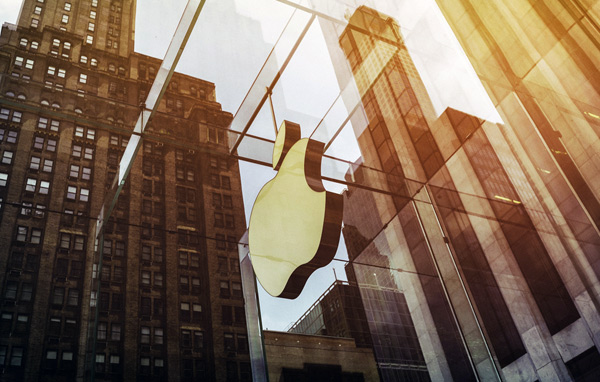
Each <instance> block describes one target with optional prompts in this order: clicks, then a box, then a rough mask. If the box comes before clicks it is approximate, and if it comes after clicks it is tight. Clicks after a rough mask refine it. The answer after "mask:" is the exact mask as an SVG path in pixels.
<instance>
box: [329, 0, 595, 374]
mask: <svg viewBox="0 0 600 382" xmlns="http://www.w3.org/2000/svg"><path fill="white" fill-rule="evenodd" d="M438 3H440V5H441V8H442V10H443V11H445V14H446V16H447V17H448V18H449V20H450V23H451V24H452V25H453V26H454V28H455V32H456V34H457V35H458V37H459V39H460V40H461V42H462V43H463V45H464V46H465V49H466V50H467V54H468V55H470V57H471V59H472V61H473V62H474V65H475V69H476V70H477V71H478V72H479V75H480V77H481V78H483V81H484V85H486V87H487V89H488V90H489V91H490V93H491V96H492V101H493V102H494V103H495V105H496V107H497V109H498V111H499V112H500V114H501V116H502V117H503V118H504V119H505V122H506V124H494V123H491V122H489V121H484V120H481V119H478V118H475V117H473V116H470V115H467V114H465V113H463V112H460V111H457V110H453V109H447V110H446V111H445V112H444V113H443V114H442V115H440V116H437V115H435V113H434V112H432V107H431V103H430V101H429V99H428V96H427V93H426V91H425V87H424V86H423V83H422V81H421V79H420V77H419V74H418V72H417V71H416V70H415V67H414V64H413V63H412V60H411V57H410V55H409V53H408V50H407V48H406V46H405V45H404V43H403V40H402V36H401V35H400V33H399V27H398V25H397V23H396V22H395V21H394V20H393V19H392V18H390V17H388V16H386V15H383V14H381V13H378V12H377V11H375V10H373V9H370V8H367V7H360V8H358V9H356V11H355V12H354V13H353V14H352V15H351V16H350V17H349V23H348V26H347V27H346V28H345V29H344V30H343V31H342V32H341V33H340V34H339V35H337V41H339V46H341V49H342V51H343V54H344V56H345V57H346V58H347V61H348V63H349V64H350V68H351V72H352V73H351V75H352V76H354V79H355V82H356V84H357V86H358V90H359V92H360V94H361V96H362V105H363V108H364V111H365V114H366V117H367V119H368V124H367V125H366V126H361V125H360V124H356V125H354V126H353V128H354V130H355V134H356V136H357V139H358V142H359V146H360V149H361V152H362V159H361V162H360V163H357V164H356V165H355V166H353V171H351V172H349V174H348V176H349V180H351V181H352V182H353V183H354V184H355V185H351V186H350V187H349V189H348V191H347V192H346V194H345V195H346V200H345V210H344V237H345V240H346V243H347V248H348V251H349V258H350V261H351V263H350V265H349V266H348V267H347V273H348V274H349V279H355V280H356V282H357V283H358V287H359V288H360V289H361V296H362V297H363V304H364V305H365V306H368V305H369V303H368V302H367V301H368V298H367V299H365V294H366V293H364V292H363V290H365V289H368V288H372V286H373V285H380V286H387V284H382V283H381V281H380V280H379V275H380V272H378V267H379V268H384V269H389V270H390V271H389V272H388V273H389V277H388V275H386V279H387V281H389V282H390V284H391V286H392V287H393V288H396V289H397V290H399V291H402V295H403V296H405V298H406V304H407V307H408V309H407V310H408V311H409V312H410V315H411V317H412V321H413V322H414V329H415V331H416V335H417V338H418V342H419V346H420V348H421V351H422V354H423V357H424V361H425V364H426V365H427V369H428V372H429V375H430V378H431V380H455V381H470V380H485V381H488V380H490V381H491V380H531V381H533V380H540V381H556V380H565V381H566V380H593V379H596V378H598V375H600V368H599V367H598V365H599V364H600V354H599V353H598V350H597V345H598V343H599V341H598V334H597V333H598V332H597V330H596V329H595V328H596V327H598V322H599V319H600V315H599V312H598V307H599V306H600V305H599V304H598V297H599V294H598V288H597V286H598V281H599V280H598V276H599V274H598V272H597V271H596V268H597V266H596V265H597V255H598V254H599V253H600V245H599V243H600V242H599V240H600V235H599V234H598V222H597V219H596V210H597V205H598V203H599V202H598V200H599V197H598V196H599V195H598V192H597V190H599V189H600V188H599V187H594V185H595V184H596V183H597V181H598V179H600V177H598V166H597V159H598V158H599V157H600V156H599V155H598V144H599V143H600V141H599V139H598V129H597V126H598V121H599V120H597V119H596V116H598V115H600V113H598V111H597V110H598V109H597V106H594V105H595V103H597V102H598V97H597V93H595V86H596V83H597V82H598V81H597V79H598V69H597V67H595V66H594V65H590V64H589V63H590V60H591V56H592V55H594V54H597V52H598V50H597V47H598V45H597V38H596V37H595V36H596V35H595V34H594V33H596V32H594V31H596V29H594V28H595V25H596V24H595V23H593V22H592V21H593V20H595V18H594V17H595V16H594V15H595V13H594V12H593V11H592V10H591V9H589V10H588V9H587V8H583V6H582V7H579V8H578V7H577V6H576V5H573V4H571V2H567V3H569V4H568V5H567V4H566V3H565V4H563V3H561V5H557V6H556V7H555V8H556V9H554V8H552V9H550V7H549V6H546V5H541V4H536V5H535V6H529V8H530V9H529V10H530V11H529V12H528V13H526V15H523V13H522V12H521V11H522V9H519V10H517V9H516V8H511V9H510V11H508V10H507V9H508V8H507V6H506V5H505V4H504V2H496V3H495V4H494V6H493V7H487V5H484V4H483V3H482V4H477V5H474V4H473V3H472V2H469V1H462V0H455V1H452V0H448V1H438ZM522 3H526V2H522ZM572 3H577V4H578V3H579V2H572ZM486 4H487V3H486ZM559 8H560V9H559ZM584 10H587V11H586V12H587V13H586V12H584ZM505 11H506V12H505ZM563 11H564V12H563ZM561 12H562V13H561ZM582 12H584V13H585V15H584V16H582ZM500 14H501V15H502V17H500V18H499V19H498V18H496V16H495V15H500ZM559 14H560V15H563V16H564V17H567V20H566V21H565V23H566V24H567V25H568V27H565V26H564V24H563V23H561V22H559V18H560V19H562V17H563V16H558V15H559ZM467 19H468V20H470V21H469V22H466V21H465V20H467ZM580 20H585V21H580ZM580 24H585V26H580ZM507 25H512V26H513V27H511V28H510V29H506V26H507ZM519 28H521V29H519ZM525 28H529V29H527V30H528V31H531V30H534V29H535V30H537V31H541V30H544V31H545V32H543V33H542V32H540V33H541V34H542V35H544V36H543V37H542V36H541V35H540V36H537V35H536V36H533V35H532V36H525V37H523V33H519V32H518V31H519V30H520V31H521V32H523V31H524V30H525ZM532 28H533V29H532ZM536 28H537V29H536ZM325 30H327V28H325ZM332 30H334V29H333V28H332V29H329V31H332ZM579 34H582V36H584V38H582V41H579V40H577V39H576V38H575V35H579ZM521 37H523V38H522V39H521ZM332 40H333V39H332V38H330V40H329V41H332ZM331 52H332V56H334V57H333V58H334V61H335V59H336V57H335V54H336V53H335V52H334V50H333V49H331ZM544 55H545V56H544ZM540 57H543V58H544V60H547V61H548V62H549V63H548V64H546V63H545V62H544V60H540ZM337 59H339V57H337ZM571 69H572V70H574V73H573V75H572V76H571V75H570V70H571ZM336 70H338V71H339V72H338V78H340V79H343V78H344V76H345V75H347V74H345V73H342V72H343V70H344V67H343V66H341V65H338V66H336ZM571 81H574V82H571ZM575 83H577V84H578V85H574V84H575ZM563 87H564V89H566V90H564V91H563V90H562V89H563ZM548 89H550V90H548ZM575 126H577V128H575ZM350 178H351V179H350ZM351 184H352V183H351ZM362 184H364V185H366V186H369V187H361V185H362ZM373 188H376V189H380V190H384V191H385V192H373V191H372V190H373ZM375 275H377V277H376V276H375ZM386 303H387V304H391V305H396V304H398V303H397V302H395V301H391V300H388V301H387V302H386ZM374 342H375V340H374ZM375 354H377V351H375ZM378 362H379V361H378ZM382 377H383V378H384V379H385V376H384V375H383V374H382ZM582 378H587V379H582ZM389 380H393V379H389ZM408 380H410V379H408Z"/></svg>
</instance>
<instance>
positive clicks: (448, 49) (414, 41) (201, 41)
mask: <svg viewBox="0 0 600 382" xmlns="http://www.w3.org/2000/svg"><path fill="white" fill-rule="evenodd" d="M186 2H187V1H185V0H169V1H165V0H138V3H137V19H136V25H135V46H136V51H137V52H139V53H142V54H146V55H150V56H153V57H158V58H162V57H163V56H164V53H165V52H166V49H167V47H168V44H169V42H170V39H171V37H172V35H173V32H174V31H175V28H176V26H177V23H178V20H179V18H180V16H181V14H182V12H183V10H184V7H185V4H186ZM342 3H343V4H346V5H344V6H338V4H342ZM358 3H367V4H368V5H371V6H373V5H374V3H376V4H377V8H378V9H379V10H381V11H383V12H385V13H387V14H389V15H392V16H393V17H394V18H395V19H396V20H398V22H399V24H400V25H401V30H402V34H403V36H404V38H405V42H406V44H407V47H408V49H409V51H410V53H411V57H412V59H413V61H414V62H415V65H416V66H417V69H418V71H419V74H420V76H421V77H422V79H423V82H424V84H425V86H426V88H427V90H428V93H429V95H430V97H431V99H432V103H433V106H434V108H435V111H436V113H437V114H438V115H439V114H440V113H441V112H443V111H444V110H445V109H446V107H448V106H452V107H454V108H456V109H459V110H462V111H465V112H467V113H470V114H473V115H476V116H478V117H480V118H485V119H488V120H492V121H496V122H499V121H500V118H499V116H498V115H497V113H496V111H495V109H494V108H493V106H492V104H491V101H490V100H489V97H488V96H487V94H486V93H485V91H484V89H483V87H482V86H481V83H480V82H479V81H478V79H477V77H476V76H475V72H474V70H473V68H472V67H471V66H470V64H469V63H468V61H467V59H466V57H465V56H464V54H463V53H462V50H461V48H460V46H459V45H458V41H456V39H455V38H454V36H453V34H452V32H451V30H450V27H449V26H448V25H447V23H445V21H444V19H443V16H442V14H441V12H440V11H439V9H438V8H437V6H436V5H435V1H434V0H420V1H418V2H415V1H412V0H394V1H392V0H388V1H376V0H344V2H340V3H334V2H333V1H332V0H323V1H322V0H314V4H316V5H315V6H316V7H317V9H318V10H320V11H322V12H325V13H328V14H329V15H331V16H334V17H336V18H338V19H340V20H343V19H344V15H345V14H347V13H348V8H347V7H348V4H350V5H351V6H356V5H357V4H358ZM167 4H168V5H167ZM19 8H20V1H18V0H0V20H1V21H2V22H6V21H8V22H11V23H15V22H16V19H17V15H18V13H19ZM293 10H294V8H293V7H290V6H288V5H285V4H282V3H280V2H278V1H275V0H252V1H248V0H218V1H217V0H207V1H206V4H205V6H204V9H203V10H202V13H201V14H200V17H199V19H198V21H197V23H196V27H195V29H194V32H193V34H192V36H191V38H190V40H189V42H188V45H187V47H186V50H185V51H184V53H183V55H182V58H181V61H180V63H179V65H178V67H177V69H176V70H177V71H179V72H182V73H185V74H189V75H192V76H195V77H199V78H202V79H205V80H208V81H211V82H214V83H215V84H216V96H217V102H219V103H221V105H222V107H223V109H224V110H226V111H229V112H231V113H233V114H235V112H236V111H237V109H238V107H239V106H240V104H241V102H242V100H243V99H244V97H245V96H246V94H247V92H248V90H249V89H250V87H251V86H252V84H253V82H254V80H255V78H256V76H257V74H258V73H259V71H260V70H261V68H262V66H263V64H264V62H265V60H266V59H267V56H268V55H269V53H270V51H271V49H272V48H273V46H274V44H275V43H276V42H277V41H278V38H279V36H280V34H281V32H282V31H283V29H284V27H285V25H286V23H287V21H288V19H289V18H290V17H291V15H292V12H293ZM291 43H293V41H286V40H285V39H282V40H281V41H280V42H279V44H277V49H276V58H277V64H278V65H279V66H280V65H281V63H282V62H283V61H284V59H285V54H283V53H282V52H285V49H284V48H283V47H285V46H286V44H287V46H289V45H290V44H291ZM339 93H340V87H339V85H338V80H337V78H336V74H335V71H334V68H333V65H332V64H331V60H330V56H329V52H328V50H327V46H326V44H325V40H324V38H323V33H322V30H321V29H320V27H319V24H318V23H313V25H312V27H311V28H310V29H309V31H308V33H307V34H306V37H305V38H304V40H303V42H302V43H301V44H300V46H299V47H298V50H297V52H296V54H295V55H294V58H293V59H292V60H291V62H290V63H289V65H288V67H287V68H286V70H285V72H284V73H283V75H282V78H281V80H280V81H279V83H278V85H277V86H276V87H275V89H274V93H273V96H272V100H273V105H274V112H275V119H276V123H277V124H278V125H279V124H280V123H281V121H283V119H288V120H291V121H295V122H298V123H300V124H301V126H302V132H303V136H308V135H309V134H310V132H311V131H312V130H313V129H314V128H315V127H316V126H317V125H318V123H319V121H320V120H321V118H322V117H323V116H324V115H325V114H326V113H327V110H328V109H329V108H330V107H331V105H332V104H333V103H334V101H335V100H336V97H337V96H338V94H339ZM332 110H333V111H332V112H331V114H332V115H331V116H330V117H331V120H333V121H340V120H343V119H344V118H345V116H346V115H347V110H346V108H345V107H344V105H343V104H341V107H338V108H333V109H332ZM274 130H275V129H274V126H273V121H272V117H271V112H270V109H269V108H268V107H264V108H263V109H262V110H261V112H260V113H259V114H258V117H257V119H256V122H255V123H254V125H253V126H252V127H251V129H250V132H251V133H252V134H255V135H258V136H261V137H265V138H269V139H273V140H274V138H275V132H274ZM328 131H329V130H328ZM242 152H243V153H244V154H245V155H248V156H249V157H252V158H255V159H263V160H269V158H270V157H271V153H270V149H266V150H265V149H264V148H263V147H258V146H256V145H248V146H243V147H241V148H240V153H242ZM328 154H331V155H334V156H337V157H342V158H344V159H346V160H349V161H354V160H356V159H357V158H358V157H359V155H360V151H359V149H358V146H357V144H356V140H355V138H354V135H353V133H352V126H349V127H348V128H346V129H345V130H344V132H343V134H342V136H341V138H339V141H336V144H335V145H334V146H332V151H331V152H328ZM240 169H241V176H242V188H243V196H244V204H245V209H246V217H247V219H248V218H249V215H250V211H251V207H252V205H253V202H254V199H255V198H256V195H257V194H258V192H259V191H260V189H261V188H262V186H263V185H264V184H265V183H266V182H267V181H269V180H270V179H271V178H272V177H273V176H274V175H275V172H274V171H273V170H272V169H270V168H268V167H264V166H258V165H254V164H249V163H247V162H241V163H240ZM336 171H337V174H338V175H339V176H340V177H341V176H343V175H344V173H345V171H346V168H339V169H337V170H336ZM327 187H328V189H329V190H330V191H335V192H341V191H342V190H343V187H341V186H339V185H334V184H327ZM343 244H344V243H343V240H341V243H340V246H339V248H338V253H337V254H336V258H339V259H347V254H346V249H345V246H344V245H343ZM343 264H344V263H342V262H336V261H334V262H333V263H332V264H331V265H330V266H328V267H326V268H323V269H320V270H318V271H316V272H315V274H313V276H311V278H310V279H309V281H308V283H307V286H306V288H305V291H304V292H303V293H302V294H301V295H300V296H299V297H298V298H297V299H296V300H285V299H276V298H273V297H270V296H269V295H267V294H266V293H265V292H264V291H263V290H262V289H261V288H259V289H260V300H261V311H262V319H263V325H264V327H266V328H269V329H275V330H283V329H285V328H286V327H288V326H289V324H290V323H292V322H294V321H295V320H296V319H297V318H299V317H300V316H301V315H302V314H303V313H304V312H305V311H306V309H307V308H308V307H310V306H311V305H312V303H313V302H314V301H315V299H316V298H318V297H319V296H320V295H321V293H323V291H325V290H326V289H327V288H328V287H329V285H331V283H332V282H333V281H334V280H335V278H336V277H337V278H340V279H345V273H344V270H343ZM333 268H335V269H336V271H335V275H334V270H333Z"/></svg>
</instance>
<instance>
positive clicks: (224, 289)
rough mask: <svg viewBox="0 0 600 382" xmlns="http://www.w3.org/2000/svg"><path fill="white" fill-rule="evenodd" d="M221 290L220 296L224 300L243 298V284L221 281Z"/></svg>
mask: <svg viewBox="0 0 600 382" xmlns="http://www.w3.org/2000/svg"><path fill="white" fill-rule="evenodd" d="M219 290H220V296H221V297H224V298H229V297H242V283H240V282H236V281H228V280H221V281H220V282H219Z"/></svg>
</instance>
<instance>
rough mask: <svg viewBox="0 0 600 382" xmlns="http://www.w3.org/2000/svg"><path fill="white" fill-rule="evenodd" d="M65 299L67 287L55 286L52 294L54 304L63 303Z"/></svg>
mask: <svg viewBox="0 0 600 382" xmlns="http://www.w3.org/2000/svg"><path fill="white" fill-rule="evenodd" d="M64 299H65V288H60V287H55V288H54V293H53V294H52V304H53V305H62V304H63V301H64Z"/></svg>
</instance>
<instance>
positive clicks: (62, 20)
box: [60, 15, 69, 24]
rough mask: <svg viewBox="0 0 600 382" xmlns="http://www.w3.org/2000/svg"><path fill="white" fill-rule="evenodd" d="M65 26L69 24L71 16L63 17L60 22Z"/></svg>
mask: <svg viewBox="0 0 600 382" xmlns="http://www.w3.org/2000/svg"><path fill="white" fill-rule="evenodd" d="M60 21H61V22H62V23H63V24H66V23H68V22H69V15H62V19H61V20H60Z"/></svg>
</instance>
